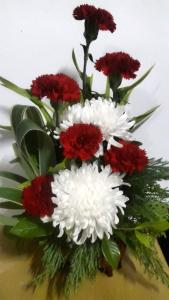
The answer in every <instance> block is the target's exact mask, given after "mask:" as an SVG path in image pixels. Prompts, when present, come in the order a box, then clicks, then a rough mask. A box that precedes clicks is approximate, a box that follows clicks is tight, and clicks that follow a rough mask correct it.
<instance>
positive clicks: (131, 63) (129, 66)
mask: <svg viewBox="0 0 169 300" xmlns="http://www.w3.org/2000/svg"><path fill="white" fill-rule="evenodd" d="M95 68H96V70H98V71H101V72H103V73H104V75H106V76H110V75H114V74H115V75H120V76H122V77H124V78H125V79H130V78H135V77H136V74H135V72H136V71H138V69H139V68H140V62H139V61H138V60H135V59H133V58H132V57H131V56H130V55H129V54H127V53H124V52H114V53H106V55H105V56H103V57H101V58H100V59H98V60H97V61H96V64H95Z"/></svg>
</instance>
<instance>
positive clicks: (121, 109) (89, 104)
mask: <svg viewBox="0 0 169 300" xmlns="http://www.w3.org/2000/svg"><path fill="white" fill-rule="evenodd" d="M74 123H86V124H94V125H96V126H98V127H99V128H100V130H101V132H102V135H103V139H104V140H106V141H107V142H108V149H109V148H110V146H111V145H114V146H116V147H121V144H120V143H118V142H117V141H116V140H115V139H114V138H115V137H118V138H122V139H124V140H129V139H130V138H131V134H130V133H129V132H128V130H129V129H130V128H131V127H132V126H133V125H134V121H129V119H128V115H127V111H126V106H123V105H117V106H116V105H115V103H114V102H112V101H111V100H102V99H98V100H95V99H92V100H90V101H89V100H86V101H85V103H84V106H82V105H81V104H80V103H77V104H74V105H72V106H69V107H68V109H67V111H66V112H65V113H64V114H63V116H62V120H61V124H60V128H61V130H66V129H67V128H68V127H70V126H72V125H73V124H74Z"/></svg>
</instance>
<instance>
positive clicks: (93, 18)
mask: <svg viewBox="0 0 169 300" xmlns="http://www.w3.org/2000/svg"><path fill="white" fill-rule="evenodd" d="M73 16H74V18H75V19H76V20H85V21H89V22H90V23H91V24H94V25H96V26H97V27H98V29H100V30H109V31H111V32H114V31H115V29H116V24H115V23H114V19H113V16H112V15H111V14H110V13H109V12H108V11H107V10H105V9H101V8H96V7H95V6H93V5H88V4H84V5H80V6H78V7H76V8H75V10H74V12H73Z"/></svg>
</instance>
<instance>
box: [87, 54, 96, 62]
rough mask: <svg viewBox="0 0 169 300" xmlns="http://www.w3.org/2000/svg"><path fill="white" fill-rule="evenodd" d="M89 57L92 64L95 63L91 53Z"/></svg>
mask: <svg viewBox="0 0 169 300" xmlns="http://www.w3.org/2000/svg"><path fill="white" fill-rule="evenodd" d="M88 57H89V59H90V61H91V62H92V63H95V62H94V59H93V55H92V54H91V53H89V54H88Z"/></svg>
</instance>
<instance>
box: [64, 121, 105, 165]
mask: <svg viewBox="0 0 169 300" xmlns="http://www.w3.org/2000/svg"><path fill="white" fill-rule="evenodd" d="M101 141H102V134H101V131H100V129H99V128H98V127H96V126H94V125H91V124H74V125H72V126H71V127H69V128H68V129H67V130H66V131H65V132H61V134H60V142H61V144H62V146H63V149H64V155H65V157H68V158H80V159H81V160H89V159H91V158H92V157H93V156H94V155H95V153H96V152H97V151H98V149H99V146H100V143H101Z"/></svg>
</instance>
